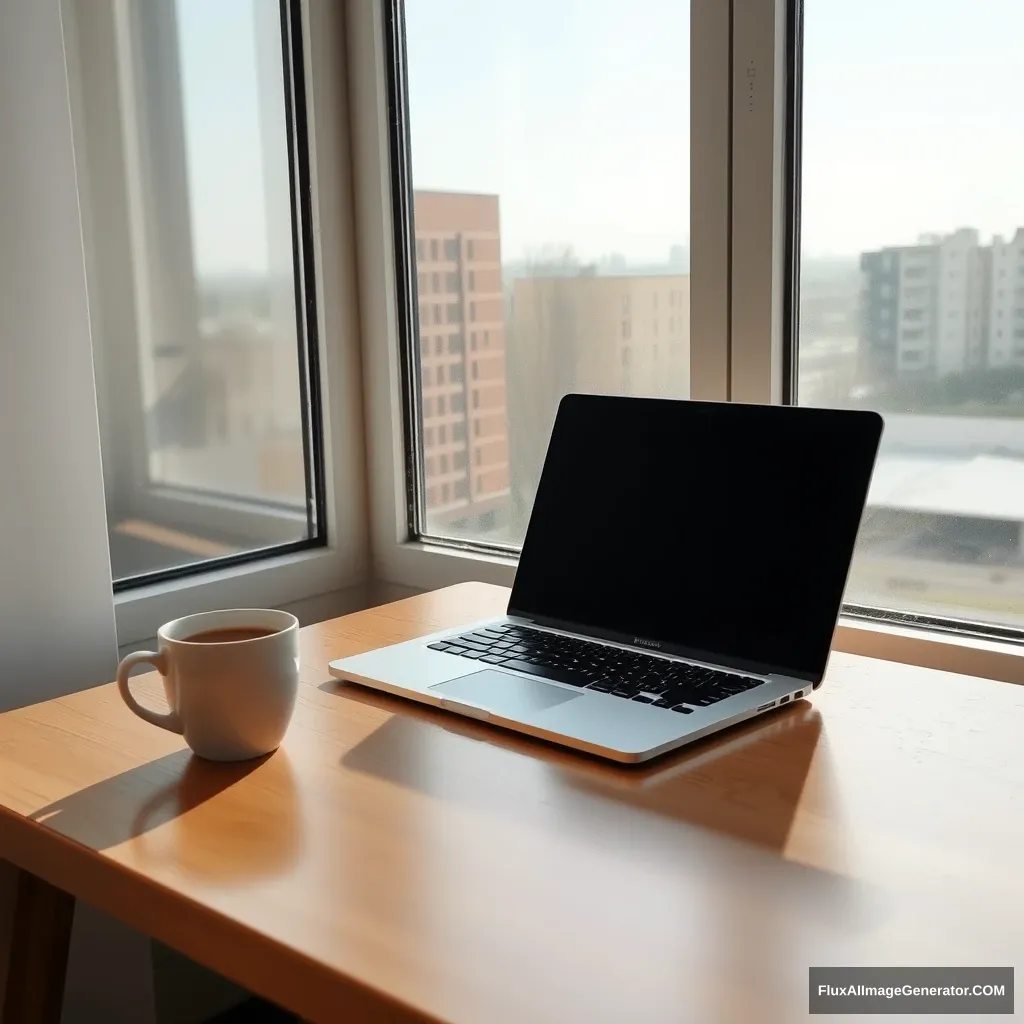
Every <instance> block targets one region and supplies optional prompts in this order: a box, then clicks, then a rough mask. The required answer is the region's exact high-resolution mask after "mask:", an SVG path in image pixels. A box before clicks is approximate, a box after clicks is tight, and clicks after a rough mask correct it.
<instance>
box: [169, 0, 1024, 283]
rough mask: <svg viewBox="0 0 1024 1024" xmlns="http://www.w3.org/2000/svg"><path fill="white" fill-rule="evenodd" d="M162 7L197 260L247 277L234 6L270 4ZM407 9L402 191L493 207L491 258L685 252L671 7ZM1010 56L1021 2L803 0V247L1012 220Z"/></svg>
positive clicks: (684, 43)
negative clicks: (561, 248) (408, 149)
mask: <svg viewBox="0 0 1024 1024" xmlns="http://www.w3.org/2000/svg"><path fill="white" fill-rule="evenodd" d="M177 3H178V10H179V21H180V24H179V35H180V42H181V49H182V65H183V78H184V90H185V109H186V123H187V131H188V134H189V170H190V186H191V189H192V201H193V205H194V217H193V231H194V236H195V248H196V253H197V262H198V264H199V267H200V269H201V270H204V271H210V270H226V269H260V268H262V267H265V266H266V260H267V241H266V231H265V229H264V213H263V206H264V199H263V192H264V185H263V174H262V168H261V156H260V123H259V106H258V102H257V96H258V90H257V73H256V68H257V61H256V41H255V31H254V14H253V9H254V7H255V8H256V9H257V10H260V11H262V12H263V13H264V14H266V13H269V14H270V15H271V16H273V12H274V11H276V6H277V5H276V0H214V2H211V0H177ZM406 8H407V33H408V49H409V64H410V68H409V88H410V106H411V111H410V120H411V131H412V147H413V175H414V183H415V185H416V186H417V187H419V188H440V189H449V190H456V191H457V190H467V191H476V192H494V193H497V194H498V195H499V196H500V200H501V234H502V245H503V250H504V256H505V258H506V259H517V258H521V257H522V256H523V255H524V254H525V253H526V252H527V251H529V250H531V249H535V248H539V247H541V246H544V245H549V244H558V243H568V244H571V245H573V246H574V247H575V249H576V250H577V252H578V253H579V254H580V256H581V257H582V258H584V259H594V258H597V257H599V256H600V255H602V254H603V253H610V252H621V253H623V254H625V255H626V256H627V257H628V258H629V259H631V260H635V261H642V260H648V259H658V260H662V259H665V258H666V257H667V255H668V249H669V246H670V245H672V244H674V243H680V242H685V241H686V240H687V238H688V236H689V163H690V161H689V151H690V138H689V100H690V97H689V63H690V61H689V50H690V43H689V5H688V4H687V3H686V2H685V0H629V2H625V0H517V2H516V3H515V4H514V5H511V6H510V5H508V4H499V3H495V2H493V0H406ZM1022 45H1024V0H806V47H805V82H804V111H805V116H804V167H803V180H804V208H803V247H804V252H805V254H811V255H818V254H836V255H840V254H856V253H857V252H860V251H861V250H863V249H869V248H874V247H877V246H880V245H884V244H899V243H907V242H912V241H914V240H915V239H916V238H917V236H918V235H919V234H921V233H924V232H934V231H950V230H953V229H954V228H956V227H959V226H974V227H978V228H980V229H981V230H982V232H983V233H984V234H986V235H987V234H991V233H993V232H1002V233H1011V232H1012V231H1013V229H1014V228H1016V227H1017V226H1018V225H1021V226H1024V175H1022V173H1021V169H1022V168H1024V132H1022V131H1021V126H1022V125H1021V122H1022V114H1021V112H1020V109H1019V100H1018V85H1017V81H1016V79H1017V76H1018V66H1019V64H1020V52H1021V47H1022ZM264 84H265V85H267V84H268V83H264ZM274 84H276V85H277V87H278V88H280V83H274ZM275 191H281V190H280V189H277V190H275ZM272 200H273V201H274V202H286V201H287V197H286V196H277V195H275V196H273V197H272Z"/></svg>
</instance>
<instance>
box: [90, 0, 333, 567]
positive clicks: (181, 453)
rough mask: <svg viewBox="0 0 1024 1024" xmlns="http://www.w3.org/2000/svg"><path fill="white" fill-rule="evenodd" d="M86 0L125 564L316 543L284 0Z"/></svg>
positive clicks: (93, 266) (93, 181) (100, 382)
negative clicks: (135, 0) (141, 0)
mask: <svg viewBox="0 0 1024 1024" xmlns="http://www.w3.org/2000/svg"><path fill="white" fill-rule="evenodd" d="M78 7H79V18H80V19H82V18H88V19H89V25H90V30H89V31H88V32H80V33H78V34H77V38H78V40H79V42H78V45H79V54H78V61H77V64H78V66H79V68H80V72H79V73H80V76H81V112H80V114H78V113H77V112H76V116H78V117H80V119H81V120H80V123H79V124H77V125H76V144H77V145H78V146H79V147H80V151H79V153H78V154H77V158H78V159H80V160H81V163H82V166H83V167H85V168H87V169H88V173H87V174H86V175H84V177H83V180H84V181H85V182H86V186H85V187H86V190H85V191H84V192H83V207H88V216H87V217H86V218H85V222H86V226H87V258H88V271H89V287H90V306H91V310H90V315H91V317H92V335H93V345H94V354H95V360H96V386H97V395H98V402H99V415H100V428H101V441H102V446H103V463H104V479H105V484H106V498H107V513H108V521H109V525H110V555H111V562H112V570H113V576H114V579H115V581H116V582H118V583H123V582H124V581H126V580H128V579H130V578H133V577H140V576H142V575H144V574H147V573H153V572H160V571H163V570H168V569H177V568H180V567H181V566H185V565H190V564H199V563H202V562H203V561H205V560H207V559H209V558H213V557H217V556H230V555H243V554H245V553H246V552H249V551H251V550H253V549H263V548H273V547H277V546H280V545H284V544H295V543H300V542H310V541H313V540H315V539H316V538H317V536H318V533H319V530H320V526H319V525H318V524H317V522H316V519H315V508H316V500H315V494H314V488H315V487H316V486H317V480H318V476H317V472H316V470H315V469H314V468H313V465H312V456H311V441H310V438H311V432H312V430H313V429H314V425H313V424H312V423H311V422H310V403H309V393H310V388H311V387H313V386H315V381H311V380H310V379H309V378H308V376H307V369H306V360H305V353H306V351H307V350H308V346H307V340H306V338H305V336H304V335H305V328H304V326H300V321H298V320H297V317H296V310H297V306H300V305H301V304H300V303H297V302H296V296H295V287H296V285H295V282H296V262H295V257H294V247H293V241H292V238H293V224H292V186H291V179H290V174H291V170H290V168H291V158H290V149H289V146H290V142H289V136H288V124H289V121H290V119H291V118H292V114H291V112H290V111H289V110H288V108H287V103H286V91H285V74H286V68H285V63H284V53H283V50H284V48H283V46H282V27H281V12H280V8H279V6H278V3H277V2H276V0H218V2H217V3H208V2H207V0H167V2H165V3H158V4H118V3H115V2H113V0H95V2H94V3H93V2H92V0H90V2H88V3H86V2H81V3H79V4H78ZM122 23H123V24H122ZM115 52H116V53H118V54H119V58H120V63H119V64H115V62H113V61H111V60H110V56H109V55H110V54H111V53H115ZM300 271H301V268H300ZM317 429H318V428H317Z"/></svg>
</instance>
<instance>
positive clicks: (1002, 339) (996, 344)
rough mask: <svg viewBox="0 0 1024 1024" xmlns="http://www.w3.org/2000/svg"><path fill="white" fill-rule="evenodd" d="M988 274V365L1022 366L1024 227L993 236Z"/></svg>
mask: <svg viewBox="0 0 1024 1024" xmlns="http://www.w3.org/2000/svg"><path fill="white" fill-rule="evenodd" d="M989 264H990V273H989V274H988V275H987V278H988V280H987V286H988V287H987V290H986V296H985V298H986V305H987V307H988V318H987V319H988V345H987V349H988V364H989V366H995V367H999V366H1024V229H1022V228H1017V231H1016V233H1015V234H1014V236H1013V238H1011V239H1010V240H1009V241H1004V240H1003V238H1002V237H1001V236H1000V235H996V236H995V238H993V239H992V248H991V250H990V252H989Z"/></svg>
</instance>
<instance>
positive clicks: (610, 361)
mask: <svg viewBox="0 0 1024 1024" xmlns="http://www.w3.org/2000/svg"><path fill="white" fill-rule="evenodd" d="M509 330H510V336H511V341H510V346H509V359H508V386H509V409H510V416H511V421H512V423H513V424H514V425H515V429H514V431H513V433H512V437H511V457H512V495H511V509H510V520H511V526H510V528H511V531H512V533H513V535H514V536H516V537H517V538H518V539H521V537H522V534H523V532H524V531H525V528H526V522H527V520H528V518H529V512H530V509H531V508H532V506H533V496H534V493H535V491H536V487H537V481H538V479H539V477H540V470H541V466H542V465H543V461H544V453H545V451H546V450H547V442H548V437H549V435H550V432H551V425H552V423H553V421H554V417H555V411H556V409H557V408H558V402H559V400H560V399H561V397H562V395H564V394H566V392H569V391H590V392H607V393H611V394H624V395H663V396H674V397H686V396H687V395H688V394H689V391H690V278H689V276H688V275H686V274H660V275H633V276H607V275H599V274H595V273H592V272H590V271H589V270H588V269H587V268H582V269H581V270H580V271H579V272H578V273H577V274H576V275H575V276H562V275H559V276H535V277H521V278H518V279H516V280H515V281H514V282H512V286H511V304H510V310H509Z"/></svg>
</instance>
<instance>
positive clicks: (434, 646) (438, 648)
mask: <svg viewBox="0 0 1024 1024" xmlns="http://www.w3.org/2000/svg"><path fill="white" fill-rule="evenodd" d="M427 647H429V648H430V649H431V650H432V651H447V650H450V649H451V645H450V644H446V643H443V642H442V641H440V640H439V641H438V642H437V643H436V644H427Z"/></svg>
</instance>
